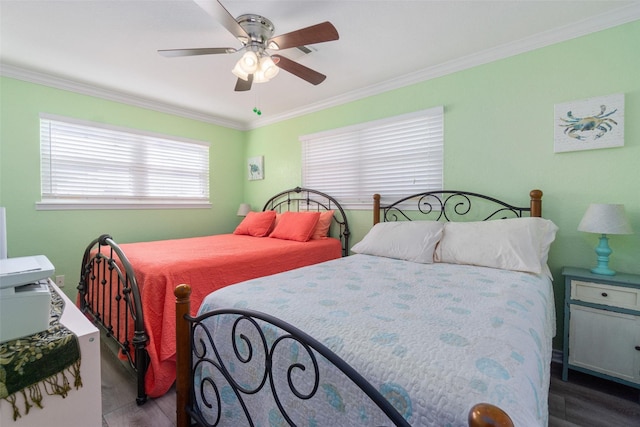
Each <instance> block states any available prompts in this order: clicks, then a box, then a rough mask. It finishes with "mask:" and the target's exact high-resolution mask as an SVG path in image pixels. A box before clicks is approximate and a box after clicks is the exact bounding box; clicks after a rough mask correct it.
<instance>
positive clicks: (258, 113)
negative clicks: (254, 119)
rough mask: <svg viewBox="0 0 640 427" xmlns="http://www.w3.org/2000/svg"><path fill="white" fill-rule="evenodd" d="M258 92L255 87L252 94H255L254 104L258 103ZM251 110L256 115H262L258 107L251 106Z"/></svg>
mask: <svg viewBox="0 0 640 427" xmlns="http://www.w3.org/2000/svg"><path fill="white" fill-rule="evenodd" d="M259 92H260V89H258V88H256V90H255V92H254V94H255V103H254V104H255V105H260V100H259V99H258V93H259ZM253 112H254V113H256V114H257V115H258V116H261V115H262V111H261V110H260V108H258V107H257V106H256V107H253Z"/></svg>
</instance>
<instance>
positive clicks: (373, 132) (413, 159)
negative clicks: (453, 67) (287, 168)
mask: <svg viewBox="0 0 640 427" xmlns="http://www.w3.org/2000/svg"><path fill="white" fill-rule="evenodd" d="M443 111H444V109H443V107H435V108H431V109H429V110H425V111H419V112H416V113H411V114H405V115H401V116H396V117H392V118H389V119H384V120H377V121H373V122H367V123H363V124H359V125H355V126H349V127H345V128H340V129H334V130H330V131H326V132H321V133H317V134H313V135H305V136H302V137H300V141H301V142H302V183H303V185H304V186H305V187H308V188H314V189H317V190H320V191H323V192H326V193H328V194H331V195H332V196H334V197H335V198H336V199H337V200H339V201H340V203H342V204H344V205H346V206H347V207H349V208H350V209H358V208H370V207H371V204H372V197H373V194H374V193H379V194H380V195H381V196H382V198H383V201H384V202H390V201H394V200H397V199H399V198H401V197H404V196H409V195H411V194H414V193H418V192H421V191H430V190H442V188H443V144H444V124H443V122H444V113H443Z"/></svg>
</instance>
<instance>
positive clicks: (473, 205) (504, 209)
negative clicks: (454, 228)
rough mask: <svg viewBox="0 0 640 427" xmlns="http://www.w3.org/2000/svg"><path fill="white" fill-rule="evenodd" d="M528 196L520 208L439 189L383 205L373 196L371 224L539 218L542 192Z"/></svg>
mask: <svg viewBox="0 0 640 427" xmlns="http://www.w3.org/2000/svg"><path fill="white" fill-rule="evenodd" d="M529 196H530V202H529V206H526V207H525V206H523V207H520V206H514V205H512V204H509V203H507V202H504V201H502V200H498V199H496V198H494V197H491V196H486V195H484V194H478V193H473V192H469V191H455V190H439V191H426V192H424V193H418V194H413V195H411V196H407V197H405V198H402V199H400V200H397V201H395V202H393V203H391V204H389V205H385V206H382V205H381V204H380V195H379V194H374V196H373V199H374V209H373V223H374V224H377V223H378V222H380V220H382V221H383V222H388V221H398V220H409V221H411V220H415V219H421V220H425V219H429V220H434V221H440V220H443V221H459V220H463V218H462V217H467V218H468V219H469V220H478V221H487V220H490V219H501V218H516V217H522V216H524V214H525V213H528V214H529V216H535V217H540V216H542V191H540V190H531V191H530V192H529ZM381 215H382V218H381Z"/></svg>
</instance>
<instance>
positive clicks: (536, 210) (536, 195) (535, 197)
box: [529, 190, 542, 217]
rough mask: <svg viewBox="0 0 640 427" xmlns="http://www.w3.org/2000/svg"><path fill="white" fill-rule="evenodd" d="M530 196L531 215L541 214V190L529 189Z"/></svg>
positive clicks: (537, 215)
mask: <svg viewBox="0 0 640 427" xmlns="http://www.w3.org/2000/svg"><path fill="white" fill-rule="evenodd" d="M529 197H531V212H530V215H531V216H535V217H541V216H542V190H531V192H530V193H529Z"/></svg>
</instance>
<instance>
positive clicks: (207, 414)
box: [175, 285, 410, 427]
mask: <svg viewBox="0 0 640 427" xmlns="http://www.w3.org/2000/svg"><path fill="white" fill-rule="evenodd" d="M190 293H191V289H190V287H189V286H188V285H180V286H178V287H177V288H176V290H175V295H176V297H177V300H176V302H177V306H176V315H177V319H176V322H177V323H176V325H177V326H176V327H177V331H176V332H177V335H178V354H177V356H178V360H177V362H178V381H177V383H176V384H177V412H178V426H179V427H181V426H186V425H190V422H191V421H194V422H195V423H196V424H197V425H201V426H216V425H219V423H220V421H221V418H222V417H223V415H224V416H226V417H229V416H230V414H231V417H232V420H231V421H229V420H228V419H227V421H225V422H223V423H222V425H227V424H225V423H228V422H232V423H234V425H238V426H240V425H248V426H253V425H259V424H260V423H261V421H260V419H264V416H265V414H264V412H261V411H262V410H263V408H265V407H268V408H271V410H270V411H269V414H268V417H269V420H273V419H283V420H284V421H286V425H291V426H295V425H299V424H300V418H301V413H305V412H304V410H303V409H301V408H303V407H304V406H305V405H309V402H310V401H311V400H312V399H314V398H316V399H319V400H322V401H327V400H330V401H331V404H330V405H329V409H331V410H335V412H336V413H337V412H343V411H344V406H347V405H342V403H343V402H342V400H341V397H340V394H339V393H338V391H339V392H342V391H343V389H350V390H349V391H348V392H346V393H344V394H343V396H344V395H347V394H348V395H350V396H352V398H351V399H349V400H348V402H349V405H352V402H354V400H353V396H354V395H355V399H357V400H356V401H357V402H358V406H355V407H356V408H358V409H357V410H356V411H363V409H362V408H364V406H360V405H367V408H369V409H368V410H369V411H372V415H374V416H373V417H372V418H374V419H375V420H376V422H375V424H371V423H369V424H370V425H393V426H409V425H410V424H409V423H408V422H407V421H406V420H405V419H404V417H403V416H402V415H401V414H400V413H399V412H398V410H396V408H395V407H394V406H393V405H392V404H391V403H390V402H389V400H387V399H386V398H385V397H384V396H383V395H382V394H381V393H380V392H379V391H378V390H377V389H376V388H374V387H373V386H372V385H371V384H370V383H369V382H368V381H367V380H366V379H364V377H362V375H360V374H359V373H358V372H357V371H356V370H355V369H353V368H352V367H351V366H350V365H349V364H347V363H346V362H345V361H344V360H342V359H341V358H340V357H339V356H337V355H336V354H335V353H333V352H332V351H331V350H329V349H328V348H327V347H325V346H324V345H323V344H321V343H320V342H319V341H317V340H316V339H315V338H313V337H311V336H310V335H308V334H307V333H305V332H303V331H301V330H300V329H298V328H296V327H295V326H292V325H290V324H288V323H286V322H284V321H282V320H280V319H278V318H275V317H273V316H271V315H268V314H265V313H261V312H257V311H252V310H241V309H223V310H214V311H211V312H208V313H205V314H203V315H201V316H198V317H195V318H194V317H191V316H189V315H188V312H189V307H188V306H189V295H190ZM181 304H182V306H181ZM185 304H186V306H185ZM212 325H213V326H212ZM212 327H213V328H215V333H214V331H213V330H212V329H211V328H212ZM181 340H183V341H181ZM225 352H226V353H228V356H230V357H229V358H226V357H225ZM292 353H293V354H294V356H290V355H291V354H292ZM291 359H293V360H291ZM321 362H322V363H321ZM327 367H328V368H329V369H327ZM336 368H337V370H339V371H340V373H341V374H339V375H340V376H341V377H346V378H344V380H346V381H335V375H336V373H337V372H338V371H337V370H336ZM326 372H331V373H332V377H331V379H327V378H328V377H327V375H323V374H325V373H326ZM245 374H246V376H245ZM337 384H340V386H337V387H336V389H337V390H336V389H334V386H335V385H337ZM354 391H355V392H356V393H354ZM258 396H259V397H258ZM328 396H329V397H328ZM256 399H258V402H260V403H258V404H257V405H256V404H255V403H254V405H251V404H250V403H249V402H250V401H252V400H253V401H254V402H255V401H256ZM263 399H264V400H263ZM267 399H268V400H267ZM346 402H347V399H345V402H344V403H346ZM371 403H372V404H373V405H371ZM352 406H353V405H352ZM256 408H257V409H256ZM276 408H277V410H276ZM314 411H315V412H314ZM312 413H313V414H314V416H316V415H317V417H318V418H319V419H321V420H322V419H324V418H323V417H326V416H327V414H326V413H325V412H320V413H319V411H318V409H317V408H314V409H312ZM294 414H295V415H294ZM359 415H360V416H362V413H359ZM369 415H371V414H369ZM369 415H367V418H368V417H369ZM379 420H382V421H379ZM304 421H305V423H306V422H308V421H309V420H308V419H305V420H304ZM371 421H373V420H371ZM378 422H381V424H379V423H378ZM325 424H326V422H325V423H323V422H320V424H319V425H325ZM336 425H346V424H344V422H343V423H342V424H336Z"/></svg>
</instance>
